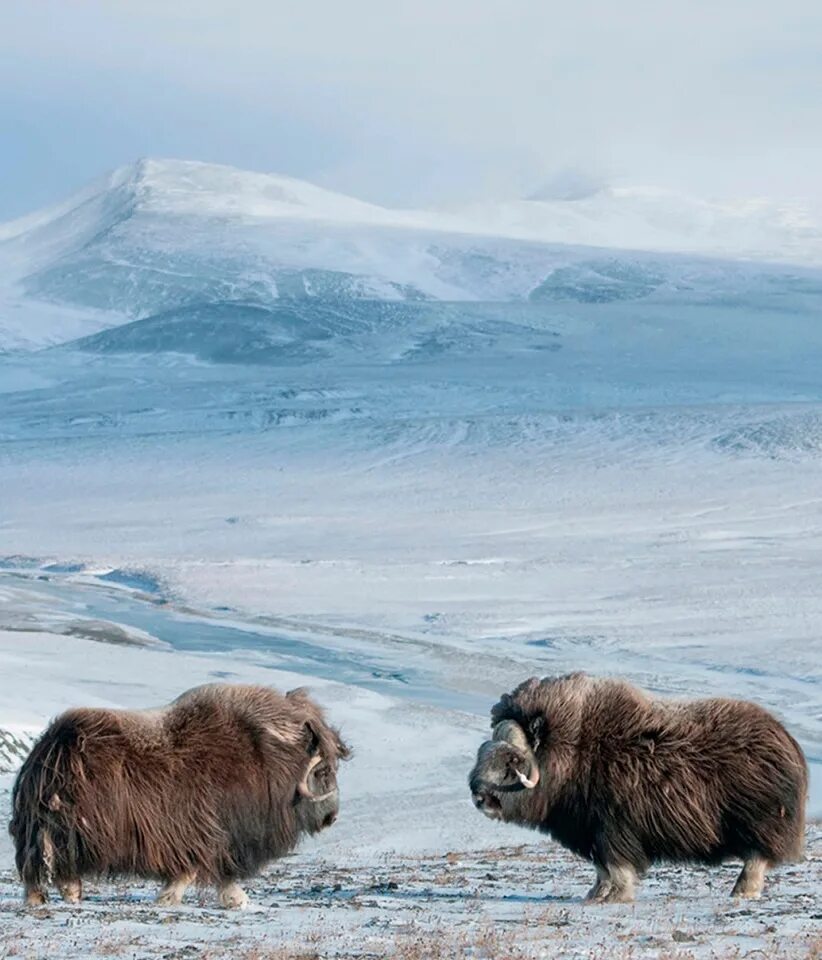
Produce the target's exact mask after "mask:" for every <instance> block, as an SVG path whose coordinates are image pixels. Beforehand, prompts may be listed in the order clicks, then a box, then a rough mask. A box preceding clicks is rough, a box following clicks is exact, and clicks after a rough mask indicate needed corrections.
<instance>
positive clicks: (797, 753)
mask: <svg viewBox="0 0 822 960" xmlns="http://www.w3.org/2000/svg"><path fill="white" fill-rule="evenodd" d="M491 718H492V726H496V725H497V724H498V723H500V722H501V721H503V720H509V721H511V720H512V721H514V722H515V723H516V724H517V725H518V726H519V727H520V728H521V729H522V731H524V732H525V736H526V738H527V741H528V746H529V747H530V749H531V751H532V753H531V754H530V757H531V759H532V760H535V761H536V765H537V766H538V769H539V773H540V777H539V783H538V784H537V786H536V787H535V788H533V789H524V788H522V787H521V785H520V784H518V783H517V782H516V781H515V780H514V779H513V777H512V776H511V775H510V773H509V772H508V771H509V770H511V769H513V766H514V765H518V766H519V767H523V765H524V766H525V767H526V768H527V760H526V761H523V759H522V752H521V751H519V752H518V751H517V749H516V747H515V746H511V745H510V744H509V743H503V744H502V745H499V744H498V745H496V746H489V744H484V745H483V748H481V751H480V756H479V759H478V761H477V765H476V766H475V768H474V770H473V771H472V774H471V779H470V785H471V791H472V794H473V795H474V801H475V803H476V804H477V806H478V807H479V808H480V809H483V808H484V812H486V813H487V814H488V815H489V816H494V817H496V818H498V819H502V820H506V821H509V822H512V823H518V824H521V825H523V826H528V827H532V828H534V829H538V830H541V831H544V832H545V833H548V834H550V835H551V836H552V837H554V839H556V840H557V841H559V843H561V844H562V845H563V846H564V847H566V848H568V849H569V850H572V851H574V852H575V853H577V854H579V855H580V856H582V857H585V858H586V859H587V860H590V861H592V862H593V863H594V864H595V865H596V866H597V873H598V876H599V878H600V880H599V882H598V884H597V885H596V886H595V888H594V889H593V890H592V891H591V896H592V898H593V899H630V896H631V887H632V883H633V874H634V873H636V874H641V873H642V872H643V871H644V870H645V869H646V868H647V867H648V866H649V865H650V864H651V863H654V862H656V861H664V860H668V861H694V862H701V863H718V862H720V861H722V860H725V859H726V858H732V857H733V858H737V857H738V858H741V859H742V860H744V861H745V862H746V870H749V875H748V880H747V881H746V880H745V871H743V876H742V877H740V881H739V883H738V884H737V887H736V888H735V892H736V893H739V894H740V895H743V896H756V895H758V892H759V890H760V889H761V877H760V879H759V881H756V880H755V879H754V880H752V879H751V876H752V875H753V874H754V873H756V872H757V870H758V871H759V872H760V873H761V874H762V876H764V869H765V866H767V865H770V864H775V863H780V862H783V861H789V860H795V859H797V858H799V857H800V856H801V854H802V847H803V835H804V812H805V802H806V795H807V786H808V771H807V764H806V762H805V758H804V756H803V754H802V750H801V749H800V747H799V745H798V744H797V743H796V741H795V740H794V739H793V737H791V736H790V734H789V733H788V732H787V731H786V730H785V728H784V727H783V726H782V725H781V724H780V723H779V722H778V721H777V720H776V719H775V718H774V717H772V716H771V715H770V714H769V713H767V712H766V711H765V710H763V709H762V708H761V707H758V706H756V705H755V704H752V703H746V702H741V701H735V700H725V699H713V700H698V701H693V702H687V703H686V702H676V701H660V700H655V699H651V698H650V697H649V696H647V695H646V694H645V693H643V692H642V691H640V690H638V689H636V688H635V687H632V686H630V685H629V684H627V683H624V682H620V681H617V680H605V679H595V678H593V677H589V676H586V675H585V674H582V673H576V674H570V675H569V676H565V677H559V678H546V679H544V680H542V681H540V680H537V679H536V678H532V679H530V680H527V681H526V682H525V683H522V684H521V685H520V686H519V687H517V688H516V689H515V690H514V691H513V693H511V694H505V695H503V697H502V698H501V700H500V701H499V703H497V704H496V706H495V707H494V708H493V710H492V711H491ZM500 729H502V728H500ZM509 739H510V737H509ZM526 749H527V748H526ZM626 876H627V880H626ZM615 887H621V888H622V894H623V895H622V896H619V895H618V894H619V890H616V889H615ZM757 887H758V889H757ZM609 890H610V896H609V895H608V894H609Z"/></svg>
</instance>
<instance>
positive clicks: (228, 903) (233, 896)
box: [220, 883, 248, 910]
mask: <svg viewBox="0 0 822 960" xmlns="http://www.w3.org/2000/svg"><path fill="white" fill-rule="evenodd" d="M220 905H221V906H223V907H225V908H226V910H245V908H246V907H247V906H248V894H247V893H246V892H245V890H243V888H242V887H240V886H238V885H237V884H236V883H230V884H229V885H228V886H226V887H223V888H222V889H221V890H220Z"/></svg>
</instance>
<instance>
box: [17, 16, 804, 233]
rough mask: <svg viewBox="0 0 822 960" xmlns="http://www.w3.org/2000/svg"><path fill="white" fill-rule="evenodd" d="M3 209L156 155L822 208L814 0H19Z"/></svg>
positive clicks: (431, 190) (376, 186)
mask: <svg viewBox="0 0 822 960" xmlns="http://www.w3.org/2000/svg"><path fill="white" fill-rule="evenodd" d="M0 130H1V131H2V143H1V144H0V147H1V149H0V219H7V218H9V217H12V216H17V215H20V214H23V213H26V212H28V211H29V210H32V209H34V208H36V207H38V206H41V205H44V204H46V203H49V202H51V201H54V200H58V199H60V198H62V197H63V196H65V195H66V194H68V193H69V192H70V191H71V190H72V189H74V188H75V187H77V186H79V185H81V184H82V183H84V182H85V181H87V180H90V179H92V178H93V177H95V176H98V175H99V174H101V173H103V172H104V171H106V170H107V169H109V168H111V167H114V166H117V165H119V164H122V163H127V162H130V161H131V160H134V159H136V158H137V157H139V156H175V157H181V158H190V159H199V160H212V161H219V162H224V163H230V164H234V165H236V166H239V167H247V168H251V169H258V170H271V171H276V172H282V173H288V174H291V175H294V176H300V177H305V178H306V179H310V180H313V181H315V182H319V183H321V184H323V185H324V186H328V187H331V188H334V189H339V190H343V191H346V192H349V193H353V194H356V195H358V196H361V197H364V198H367V199H371V200H375V201H378V202H386V203H395V204H423V203H429V202H433V203H436V202H443V201H446V200H448V199H453V200H455V201H462V200H465V199H469V198H473V197H487V196H517V195H522V194H524V193H528V192H530V191H532V190H535V189H537V188H538V187H539V186H540V184H541V183H543V182H544V181H545V180H546V179H550V178H551V177H552V176H553V175H555V174H556V173H557V171H560V170H563V169H567V168H578V169H581V170H583V171H585V172H586V173H587V174H588V175H592V176H594V177H597V178H602V179H604V180H609V181H614V182H632V183H646V184H657V185H661V186H670V187H673V188H677V189H683V190H686V191H689V192H693V193H697V194H704V195H710V196H717V195H721V196H747V195H757V194H767V195H771V196H780V197H791V196H796V195H802V194H806V195H812V196H814V197H816V198H819V197H820V195H822V176H821V175H820V174H819V170H820V169H822V3H819V2H818V0H779V2H776V0H767V2H764V0H721V2H710V3H709V2H703V0H690V2H684V0H682V2H676V3H673V2H671V3H666V2H659V0H621V2H619V3H615V2H613V0H576V2H574V3H573V4H571V3H568V2H566V3H564V4H562V5H559V4H555V3H551V2H549V0H415V2H408V3H406V2H400V0H393V2H386V0H347V2H344V3H341V2H336V0H335V2H330V0H314V2H311V0H302V2H296V0H288V2H281V0H274V2H271V0H269V2H264V0H234V2H230V3H229V2H225V0H199V2H193V0H185V2H181V0H165V2H157V0H133V2H120V0H7V2H4V3H2V4H0Z"/></svg>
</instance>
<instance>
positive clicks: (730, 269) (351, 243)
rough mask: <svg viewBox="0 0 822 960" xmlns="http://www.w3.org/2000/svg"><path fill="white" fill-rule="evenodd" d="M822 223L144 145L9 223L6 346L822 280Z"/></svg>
mask: <svg viewBox="0 0 822 960" xmlns="http://www.w3.org/2000/svg"><path fill="white" fill-rule="evenodd" d="M820 223H822V218H820V217H817V216H815V214H814V213H813V211H812V210H810V209H809V208H806V207H800V206H793V207H791V206H780V205H776V204H769V203H766V202H764V201H761V202H760V201H757V202H751V203H749V204H736V205H733V204H709V203H706V202H697V201H692V200H687V199H685V198H682V197H676V196H674V195H671V194H666V193H662V192H660V191H647V190H645V191H643V190H625V189H621V190H603V191H599V192H597V193H595V194H593V195H591V196H587V197H582V198H579V199H574V200H540V199H537V200H524V201H517V202H512V203H500V204H488V203H486V204H479V205H474V206H472V207H470V208H467V209H461V210H454V211H450V212H443V211H439V212H424V211H410V210H391V209H388V208H385V207H380V206H377V205H374V204H369V203H364V202H362V201H359V200H356V199H353V198H350V197H346V196H342V195H340V194H336V193H332V192H330V191H327V190H323V189H321V188H319V187H316V186H313V185H311V184H308V183H305V182H303V181H299V180H294V179H291V178H287V177H279V176H272V175H268V174H257V173H248V172H244V171H239V170H235V169H233V168H230V167H222V166H215V165H211V164H203V163H195V162H188V161H173V160H142V161H139V162H137V163H135V164H133V165H131V166H128V167H124V168H121V169H119V170H117V171H115V172H114V173H112V174H110V175H109V176H107V177H104V178H102V179H101V180H98V181H96V182H95V183H94V184H92V185H90V186H89V187H88V188H86V189H85V190H83V191H81V192H80V193H78V194H76V195H75V196H74V197H72V198H70V199H69V200H67V201H66V202H65V203H62V204H60V205H58V206H56V207H53V208H51V209H49V210H46V211H43V212H41V213H38V214H34V215H32V216H29V217H26V218H23V219H22V220H18V221H15V222H13V223H10V224H7V225H5V226H0V349H7V350H8V349H15V348H26V347H28V348H32V347H38V346H42V345H48V344H54V343H60V342H65V341H68V340H73V339H76V338H77V337H80V336H83V335H88V334H94V333H96V332H98V331H100V330H102V329H105V328H107V327H113V326H117V325H119V324H122V323H125V322H129V321H133V320H141V319H144V318H150V317H155V316H158V315H166V314H168V313H169V312H170V311H171V312H176V311H180V310H183V311H187V312H190V311H192V310H194V311H197V312H198V313H199V314H202V311H203V309H204V308H205V307H208V306H209V305H216V306H218V307H219V309H220V310H222V311H223V312H225V310H226V309H229V310H230V309H232V308H233V307H235V306H237V305H239V306H240V307H241V308H242V309H243V310H245V309H246V308H249V307H251V308H254V309H257V310H260V309H262V310H266V309H271V308H272V307H273V306H274V305H275V304H276V303H277V302H278V301H283V300H286V301H288V302H293V301H297V300H304V299H307V298H308V299H311V300H315V301H323V302H327V303H332V302H333V303H339V302H340V301H343V302H354V301H356V302H360V301H425V300H429V301H451V302H456V303H460V302H462V303H467V302H471V301H474V302H476V301H484V302H488V301H490V302H512V301H535V302H543V303H546V302H547V303H555V304H556V303H563V302H586V303H602V302H613V301H623V300H645V299H647V298H649V297H654V296H657V297H659V296H661V297H666V298H670V297H671V296H675V297H683V296H685V297H689V298H693V297H697V298H703V299H704V298H705V297H708V298H710V299H716V298H721V299H725V300H726V299H727V298H728V297H733V298H738V297H739V296H742V297H745V296H748V295H751V294H752V293H753V294H755V295H756V296H759V295H761V294H762V295H764V296H766V297H768V296H773V295H779V296H781V295H783V294H784V293H785V292H791V293H796V292H800V293H802V292H807V291H808V290H810V291H815V290H816V289H818V288H819V286H820V279H819V277H820V276H822V274H817V272H816V271H815V270H813V269H810V268H809V267H813V265H815V264H819V265H822V228H820ZM718 254H722V255H723V256H724V257H725V259H722V260H720V259H715V256H716V255H718ZM709 255H710V257H711V258H709ZM762 260H768V261H772V263H771V264H769V265H767V266H765V265H764V264H763V263H762V262H760V261H762ZM778 261H783V265H773V264H776V263H777V262H778ZM788 264H789V265H788Z"/></svg>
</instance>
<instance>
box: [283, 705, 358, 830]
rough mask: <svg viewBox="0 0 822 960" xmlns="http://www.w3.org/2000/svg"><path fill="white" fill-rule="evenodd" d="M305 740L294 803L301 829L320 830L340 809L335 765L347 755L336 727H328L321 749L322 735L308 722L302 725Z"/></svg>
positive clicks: (330, 822) (347, 752) (328, 825)
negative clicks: (304, 756)
mask: <svg viewBox="0 0 822 960" xmlns="http://www.w3.org/2000/svg"><path fill="white" fill-rule="evenodd" d="M305 727H306V739H307V742H308V749H307V752H308V762H307V764H306V768H305V772H304V773H303V775H302V777H301V779H300V781H299V783H298V784H297V789H296V791H295V794H294V806H295V809H296V813H297V822H298V823H299V826H300V829H302V830H304V831H305V832H306V833H309V834H314V833H319V832H320V830H324V829H325V828H326V827H330V826H331V824H332V823H334V821H335V820H336V819H337V814H338V813H339V811H340V793H339V789H338V787H337V765H338V763H339V761H340V760H346V759H347V758H348V757H349V756H350V751H349V749H348V747H347V746H346V745H345V744H344V743H343V741H342V740H341V739H340V737H339V735H338V734H337V733H336V731H328V728H326V730H327V731H328V732H330V733H331V736H330V737H326V739H327V740H329V741H330V743H331V748H330V749H329V747H328V745H326V747H325V750H323V749H322V747H323V744H322V739H321V737H320V736H318V733H317V731H315V730H314V729H313V727H312V725H311V724H310V723H307V724H306V725H305Z"/></svg>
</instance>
